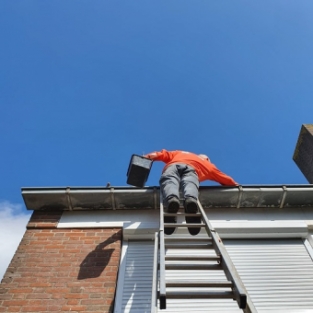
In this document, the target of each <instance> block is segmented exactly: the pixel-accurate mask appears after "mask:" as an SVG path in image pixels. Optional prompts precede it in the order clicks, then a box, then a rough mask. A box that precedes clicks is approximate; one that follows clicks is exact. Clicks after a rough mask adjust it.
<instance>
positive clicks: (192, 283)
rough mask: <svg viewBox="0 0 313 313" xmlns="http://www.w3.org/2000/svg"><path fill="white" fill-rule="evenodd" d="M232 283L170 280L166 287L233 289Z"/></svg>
mask: <svg viewBox="0 0 313 313" xmlns="http://www.w3.org/2000/svg"><path fill="white" fill-rule="evenodd" d="M232 286H233V284H232V282H231V281H220V280H216V281H199V280H169V281H167V282H166V287H214V288H225V287H229V288H231V287H232Z"/></svg>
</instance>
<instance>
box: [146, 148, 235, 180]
mask: <svg viewBox="0 0 313 313" xmlns="http://www.w3.org/2000/svg"><path fill="white" fill-rule="evenodd" d="M145 157H147V158H149V159H151V160H155V161H163V162H164V163H165V167H164V169H163V172H164V170H165V169H166V168H167V167H168V166H169V165H172V164H175V163H183V164H187V165H189V166H191V167H193V168H194V169H195V171H196V173H197V175H198V178H199V181H200V182H201V181H204V180H214V181H216V182H218V183H220V184H221V185H226V186H234V185H238V184H237V183H236V182H235V181H234V180H233V179H232V178H231V177H230V176H228V175H226V174H224V173H223V172H221V171H220V170H219V169H218V168H217V167H216V166H215V165H214V164H213V163H211V162H210V161H208V160H203V159H202V158H200V157H199V156H198V155H197V154H194V153H190V152H186V151H179V150H176V151H167V150H165V149H163V150H161V151H159V152H157V151H156V152H152V153H149V154H147V155H145Z"/></svg>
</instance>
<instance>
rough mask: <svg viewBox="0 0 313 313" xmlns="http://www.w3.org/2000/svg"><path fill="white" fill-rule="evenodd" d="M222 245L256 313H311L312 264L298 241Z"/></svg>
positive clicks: (240, 242)
mask: <svg viewBox="0 0 313 313" xmlns="http://www.w3.org/2000/svg"><path fill="white" fill-rule="evenodd" d="M223 242H224V244H225V246H226V248H227V251H228V253H229V255H230V257H231V259H232V261H233V263H234V265H235V266H236V269H237V271H238V273H239V275H240V277H241V279H242V281H243V283H244V285H245V287H246V289H247V290H248V293H249V295H250V297H251V300H252V302H253V304H254V305H255V307H256V309H257V311H258V312H259V313H268V312H289V313H291V312H292V313H307V312H313V263H312V259H311V257H310V255H309V253H308V251H307V250H306V247H305V245H304V243H303V241H302V240H301V239H290V240H287V239H282V240H264V239H262V240H227V241H226V240H224V241H223Z"/></svg>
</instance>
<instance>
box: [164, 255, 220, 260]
mask: <svg viewBox="0 0 313 313" xmlns="http://www.w3.org/2000/svg"><path fill="white" fill-rule="evenodd" d="M165 260H167V261H220V256H218V255H212V256H211V255H166V256H165Z"/></svg>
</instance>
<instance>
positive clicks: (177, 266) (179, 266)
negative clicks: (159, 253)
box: [165, 262, 222, 270]
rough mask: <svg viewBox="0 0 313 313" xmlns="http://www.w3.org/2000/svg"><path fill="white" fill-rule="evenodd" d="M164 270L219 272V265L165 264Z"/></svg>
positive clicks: (220, 267)
mask: <svg viewBox="0 0 313 313" xmlns="http://www.w3.org/2000/svg"><path fill="white" fill-rule="evenodd" d="M165 269H167V270H220V269H222V266H221V264H206V263H204V264H187V263H186V264H177V263H167V262H166V263H165Z"/></svg>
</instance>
